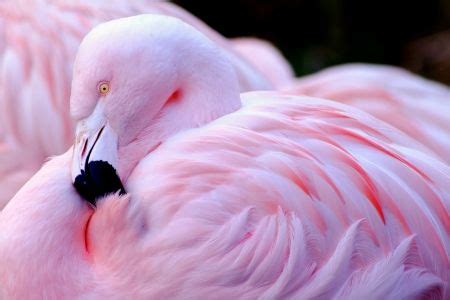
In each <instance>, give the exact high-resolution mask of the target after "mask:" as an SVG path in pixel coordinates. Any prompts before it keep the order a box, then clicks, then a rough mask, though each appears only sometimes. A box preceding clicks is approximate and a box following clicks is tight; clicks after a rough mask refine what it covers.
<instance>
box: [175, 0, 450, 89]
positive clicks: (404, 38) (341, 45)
mask: <svg viewBox="0 0 450 300" xmlns="http://www.w3.org/2000/svg"><path fill="white" fill-rule="evenodd" d="M173 2H174V3H176V4H178V5H180V6H182V7H184V8H185V9H187V10H189V11H190V12H191V13H193V14H194V15H196V16H197V17H199V18H200V19H202V20H203V21H205V22H206V23H208V24H209V25H210V26H211V27H213V28H214V29H216V30H217V31H219V32H220V33H222V34H223V35H225V36H227V37H236V36H255V37H260V38H264V39H267V40H269V41H271V42H272V43H273V44H275V45H276V46H277V47H279V48H280V49H281V51H282V52H283V54H284V55H285V56H286V57H287V58H288V59H289V61H290V62H291V64H292V65H293V66H294V68H295V71H296V73H297V74H298V75H302V74H308V73H311V72H314V71H317V70H319V69H322V68H324V67H326V66H330V65H335V64H340V63H345V62H371V63H382V64H393V65H399V66H403V67H405V68H408V69H410V70H412V71H414V72H417V73H420V74H422V75H424V76H427V77H429V78H432V79H435V80H438V81H441V82H444V83H446V84H450V0H423V1H414V0H411V1H403V0H390V1H387V0H377V1H371V0H340V1H339V0H271V1H269V0H242V1H226V0H223V1H220V0H219V1H213V0H210V1H195V0H176V1H173Z"/></svg>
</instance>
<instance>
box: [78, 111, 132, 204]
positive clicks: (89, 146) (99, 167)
mask: <svg viewBox="0 0 450 300" xmlns="http://www.w3.org/2000/svg"><path fill="white" fill-rule="evenodd" d="M117 147H118V137H117V134H116V133H115V132H114V130H113V129H112V128H111V126H109V124H108V122H107V120H106V118H105V117H104V116H103V113H102V110H101V107H97V108H96V109H95V110H94V112H93V114H92V115H91V116H89V117H88V118H86V119H84V120H81V121H80V122H79V123H78V124H77V129H76V139H75V145H74V148H73V158H72V170H71V175H72V183H73V184H74V186H75V188H76V189H77V191H78V192H79V194H80V195H81V196H82V197H83V198H85V199H86V200H88V201H89V202H91V203H92V204H94V205H95V202H96V200H97V198H100V197H103V196H106V195H108V194H112V193H116V192H119V193H123V194H124V193H125V189H124V188H123V185H122V183H121V181H120V178H119V176H118V174H117Z"/></svg>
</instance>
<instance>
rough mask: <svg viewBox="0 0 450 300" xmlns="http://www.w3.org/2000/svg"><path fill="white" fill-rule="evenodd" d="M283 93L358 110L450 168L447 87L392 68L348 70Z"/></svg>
mask: <svg viewBox="0 0 450 300" xmlns="http://www.w3.org/2000/svg"><path fill="white" fill-rule="evenodd" d="M286 90H287V91H288V92H290V93H294V94H297V95H309V96H314V97H321V98H326V99H331V100H336V101H339V102H341V103H345V104H348V105H352V106H354V107H358V108H360V109H362V110H364V111H366V112H368V113H370V114H371V115H373V116H375V117H377V118H378V119H380V120H383V121H385V122H386V123H389V124H391V125H393V126H394V127H396V128H398V129H400V130H401V131H403V132H405V133H406V134H408V135H409V136H411V137H413V138H414V139H416V140H417V141H419V142H420V143H422V144H423V145H425V146H427V147H429V148H430V149H431V150H432V151H433V152H435V153H436V155H437V156H438V157H439V158H441V159H442V160H444V161H446V162H450V118H449V115H450V88H449V87H447V86H445V85H442V84H439V83H437V82H432V81H430V80H426V79H424V78H421V77H419V76H417V75H413V74H411V73H410V72H407V71H405V70H402V69H399V68H395V67H389V66H376V65H368V64H349V65H342V66H337V67H333V68H329V69H326V70H324V71H321V72H319V73H317V74H313V75H310V76H305V77H302V78H299V79H296V81H295V82H294V83H291V84H290V87H288V88H286Z"/></svg>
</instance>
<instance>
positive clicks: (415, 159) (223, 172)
mask: <svg viewBox="0 0 450 300" xmlns="http://www.w3.org/2000/svg"><path fill="white" fill-rule="evenodd" d="M180 49H182V51H180ZM193 70H195V72H194V71H193ZM71 112H72V115H73V116H74V118H75V119H76V120H77V136H76V142H75V145H74V148H73V153H72V150H70V151H68V152H67V153H66V154H64V155H62V156H60V157H56V158H54V159H53V160H51V161H50V162H48V163H47V164H46V165H45V166H44V167H43V168H42V169H41V170H40V171H39V172H38V173H37V174H36V175H35V176H34V177H33V178H32V179H31V180H30V181H29V182H27V183H26V184H25V186H24V187H23V188H22V189H21V190H20V191H19V192H18V193H17V194H16V196H15V197H14V198H13V199H12V200H11V201H10V202H9V203H8V205H7V206H6V207H5V209H4V210H3V211H2V212H1V214H0V229H1V230H0V296H1V297H2V298H5V299H29V298H55V299H62V298H89V299H92V298H99V299H107V298H119V299H123V298H133V299H168V298H177V299H204V298H208V299H230V298H244V299H254V298H262V299H281V298H288V299H448V297H449V291H448V282H449V273H450V269H449V266H450V265H449V251H450V243H449V231H450V224H449V223H450V218H449V212H448V210H449V205H450V203H449V197H450V186H449V184H448V183H449V180H450V168H449V167H448V166H447V165H446V164H444V163H443V162H441V161H440V160H438V159H435V158H434V154H433V153H432V152H431V151H430V150H428V148H426V147H424V146H423V145H421V144H420V143H418V142H416V141H415V140H414V139H411V138H410V137H408V136H407V135H405V134H403V133H401V132H400V131H399V130H397V129H395V128H393V127H391V126H390V125H388V124H385V123H384V122H381V121H379V120H377V119H375V118H373V117H371V116H370V115H369V114H366V113H363V112H361V111H360V110H357V109H354V108H351V107H349V106H346V105H342V104H339V103H337V102H332V101H327V100H321V99H317V98H308V97H296V96H289V95H284V94H282V93H277V92H251V93H244V94H239V84H238V79H237V76H236V73H235V71H234V70H233V67H232V65H231V64H230V63H229V61H228V59H227V57H226V56H225V55H224V53H223V52H222V51H220V50H219V48H217V46H216V45H214V44H213V43H211V41H210V40H208V39H207V38H205V36H204V35H202V34H201V33H199V32H198V31H197V30H195V29H194V28H193V27H191V26H189V25H186V24H185V23H183V22H181V21H179V20H177V19H175V18H172V17H164V16H154V15H153V16H152V15H141V16H136V17H131V18H124V19H119V20H115V21H110V22H107V23H104V24H102V25H99V26H97V27H96V28H95V29H94V30H92V31H91V32H90V33H89V34H88V35H87V36H86V37H85V39H84V40H83V42H82V44H81V46H80V49H79V52H78V54H77V58H76V61H75V66H74V78H73V83H72V92H71ZM116 170H117V172H118V174H116V173H115V171H116ZM98 174H100V175H104V176H98ZM105 175H107V176H109V180H110V181H109V182H107V181H106V179H105V178H106V177H105ZM80 178H81V179H80ZM119 178H120V179H121V180H119ZM72 180H75V182H76V181H77V180H78V186H77V187H78V191H79V192H81V193H82V194H83V195H85V196H86V197H87V200H89V201H90V202H91V203H92V204H94V205H96V208H95V209H93V208H92V207H91V205H89V204H88V202H87V201H85V200H83V199H82V198H81V197H80V196H79V195H78V194H77V192H76V190H75V189H74V188H73V186H72ZM122 182H123V183H124V187H122V184H121V183H122ZM76 183H77V182H76ZM83 188H86V189H84V190H83ZM124 189H125V190H126V191H127V192H128V193H127V194H124V192H125V190H124ZM108 193H112V194H109V195H108V196H106V197H103V196H104V195H105V194H108Z"/></svg>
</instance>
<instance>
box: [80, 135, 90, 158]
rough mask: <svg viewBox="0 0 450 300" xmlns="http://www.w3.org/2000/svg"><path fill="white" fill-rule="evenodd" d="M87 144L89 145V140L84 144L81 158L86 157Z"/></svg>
mask: <svg viewBox="0 0 450 300" xmlns="http://www.w3.org/2000/svg"><path fill="white" fill-rule="evenodd" d="M87 144H88V139H86V142H84V145H83V150H81V156H84V154H85V153H86V148H87Z"/></svg>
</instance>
